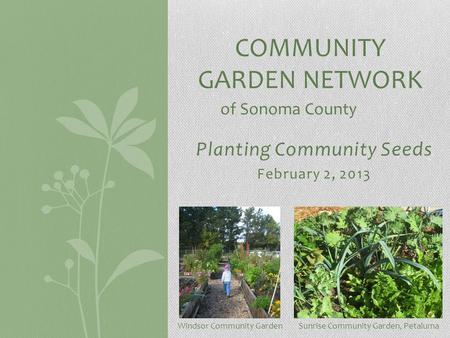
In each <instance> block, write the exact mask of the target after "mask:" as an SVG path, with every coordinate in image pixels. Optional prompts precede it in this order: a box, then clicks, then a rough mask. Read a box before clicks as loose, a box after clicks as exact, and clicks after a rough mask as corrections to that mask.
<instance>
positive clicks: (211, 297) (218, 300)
mask: <svg viewBox="0 0 450 338" xmlns="http://www.w3.org/2000/svg"><path fill="white" fill-rule="evenodd" d="M208 285H209V287H208V291H207V293H206V297H205V299H204V300H203V303H202V306H201V307H200V310H199V312H198V314H197V318H251V317H252V316H251V313H250V309H249V308H248V306H247V303H246V301H245V299H244V295H243V293H242V290H241V288H240V285H239V281H238V280H237V279H235V278H233V280H232V282H231V297H229V298H228V297H227V296H226V295H225V293H224V291H223V284H222V282H221V280H220V279H210V280H209V281H208Z"/></svg>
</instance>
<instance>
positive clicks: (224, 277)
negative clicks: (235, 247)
mask: <svg viewBox="0 0 450 338" xmlns="http://www.w3.org/2000/svg"><path fill="white" fill-rule="evenodd" d="M222 282H231V271H230V270H224V272H223V273H222Z"/></svg>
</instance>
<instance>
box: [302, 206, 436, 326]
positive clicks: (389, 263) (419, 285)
mask: <svg viewBox="0 0 450 338" xmlns="http://www.w3.org/2000/svg"><path fill="white" fill-rule="evenodd" d="M433 217H438V216H435V215H431V214H429V213H427V212H426V211H423V210H422V209H420V208H408V209H406V210H405V209H403V208H350V209H346V210H344V211H342V212H338V213H334V214H331V215H329V214H326V213H324V214H320V215H318V216H315V217H309V218H307V219H304V220H303V221H302V222H300V223H297V224H296V225H295V283H296V288H295V306H296V310H297V316H299V317H305V316H311V317H340V316H345V317H402V318H403V317H414V318H423V317H430V316H433V317H440V316H441V313H442V299H441V298H442V290H441V287H442V235H441V232H442V229H441V226H442V223H441V222H439V221H438V220H435V222H433V221H432V219H433ZM344 224H347V226H346V227H344ZM383 285H384V288H383ZM425 290H426V292H428V293H430V294H432V295H433V299H434V300H433V301H431V302H429V303H427V302H426V301H425V299H424V300H423V301H422V304H423V305H422V307H423V308H424V309H426V312H424V311H418V309H417V306H415V305H414V303H413V301H412V299H414V297H420V295H422V294H423V292H425ZM436 295H441V297H440V298H439V297H436ZM438 299H440V301H438ZM400 300H401V302H400ZM324 304H325V305H324ZM399 304H400V305H399ZM328 305H330V306H328ZM387 307H390V308H389V309H387Z"/></svg>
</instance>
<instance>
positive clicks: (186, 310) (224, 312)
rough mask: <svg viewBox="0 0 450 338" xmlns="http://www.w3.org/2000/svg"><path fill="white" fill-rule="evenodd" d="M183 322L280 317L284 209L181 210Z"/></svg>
mask: <svg viewBox="0 0 450 338" xmlns="http://www.w3.org/2000/svg"><path fill="white" fill-rule="evenodd" d="M179 230H180V232H179V234H180V235H179V236H180V237H179V257H180V259H179V274H180V276H179V316H180V318H279V317H280V306H281V303H280V251H279V250H280V209H279V207H180V209H179Z"/></svg>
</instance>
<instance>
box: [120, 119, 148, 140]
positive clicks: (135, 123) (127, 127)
mask: <svg viewBox="0 0 450 338" xmlns="http://www.w3.org/2000/svg"><path fill="white" fill-rule="evenodd" d="M144 122H145V121H144V120H141V119H128V120H126V121H125V123H124V124H122V126H121V127H120V128H119V130H118V131H117V133H116V135H115V136H114V139H116V140H117V139H118V138H119V137H121V136H123V135H125V134H126V133H128V132H130V131H132V130H133V129H135V128H137V127H139V126H140V125H142V124H144Z"/></svg>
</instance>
